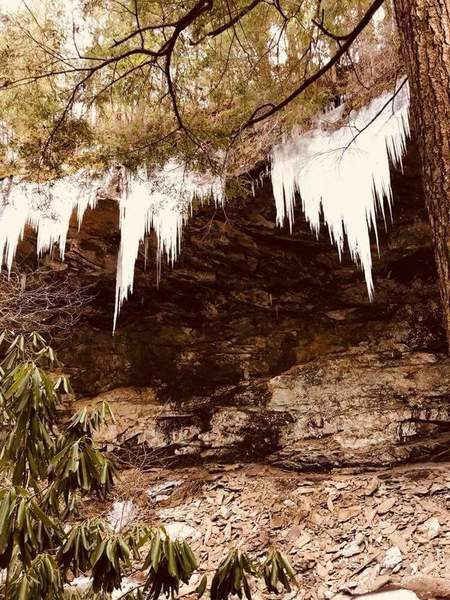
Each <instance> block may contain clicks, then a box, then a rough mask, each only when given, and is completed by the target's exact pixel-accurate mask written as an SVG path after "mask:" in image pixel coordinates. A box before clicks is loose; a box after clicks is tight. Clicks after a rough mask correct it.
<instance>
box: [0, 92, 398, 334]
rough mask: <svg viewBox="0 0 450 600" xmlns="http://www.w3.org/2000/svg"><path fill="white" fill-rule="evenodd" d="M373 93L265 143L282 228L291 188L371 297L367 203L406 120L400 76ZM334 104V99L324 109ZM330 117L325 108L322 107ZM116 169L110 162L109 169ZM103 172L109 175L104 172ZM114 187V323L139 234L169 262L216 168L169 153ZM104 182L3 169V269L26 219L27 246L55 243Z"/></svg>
mask: <svg viewBox="0 0 450 600" xmlns="http://www.w3.org/2000/svg"><path fill="white" fill-rule="evenodd" d="M388 100H389V95H387V94H386V95H383V96H381V97H379V98H377V99H375V100H374V101H373V102H371V103H370V104H369V105H368V106H367V107H365V108H363V109H361V110H359V111H358V112H355V113H354V114H352V115H350V119H349V121H348V124H347V125H345V126H344V127H341V128H334V129H325V128H324V127H323V126H318V127H317V128H316V129H315V130H314V131H312V132H310V133H308V134H306V135H302V136H298V137H296V138H294V139H291V140H290V141H288V142H286V143H283V144H281V145H279V146H277V147H275V149H274V151H273V153H272V167H271V176H272V183H273V190H274V197H275V203H276V208H277V222H278V224H279V225H282V224H283V223H284V222H285V220H288V222H289V223H290V226H291V229H292V224H293V220H294V204H295V195H296V192H298V193H299V194H300V197H301V201H302V205H303V209H304V212H305V215H306V218H307V219H308V221H309V223H310V225H311V228H312V229H313V231H314V232H315V233H316V234H318V232H319V228H320V219H321V215H322V214H323V218H324V221H325V222H326V224H327V226H328V230H329V234H330V238H331V240H332V242H334V243H335V244H336V246H337V248H338V252H339V255H341V254H342V252H343V249H344V240H345V237H346V238H347V243H348V246H349V248H350V253H351V256H352V258H353V260H354V261H355V262H357V263H360V264H361V265H362V268H363V270H364V273H365V278H366V283H367V289H368V292H369V296H370V297H372V293H373V282H372V275H371V264H372V259H371V252H370V231H371V229H373V230H374V231H375V234H376V221H375V217H376V213H377V210H380V211H382V213H383V214H384V201H385V200H387V203H388V205H389V206H390V203H391V181H390V172H389V162H390V161H391V162H392V163H393V164H394V165H401V160H402V156H403V155H404V152H405V143H406V138H407V137H408V135H409V128H408V104H409V94H408V90H407V86H404V87H403V89H402V90H401V92H400V93H398V94H397V96H396V97H395V99H394V101H393V102H388ZM341 110H342V109H341V108H340V109H337V112H335V113H334V118H337V116H338V115H339V114H340V111H341ZM326 118H327V120H328V121H330V120H331V119H332V118H333V113H327V115H326ZM116 173H117V170H116ZM111 177H114V175H110V182H111V181H112V179H111ZM121 179H122V182H124V185H123V186H122V188H123V192H122V194H121V195H120V197H119V198H117V200H118V202H119V210H120V230H121V241H120V248H119V255H118V263H117V278H116V293H115V312H114V328H115V326H116V322H117V317H118V314H119V311H120V307H121V306H122V304H123V302H124V301H125V300H126V299H127V297H128V295H129V294H130V293H131V292H132V291H133V281H134V268H135V262H136V260H137V257H138V253H139V247H140V243H141V242H142V241H144V240H145V237H146V235H147V234H148V233H149V232H150V231H152V230H153V231H154V232H155V234H156V238H157V243H158V248H157V273H158V278H159V274H160V268H161V259H162V257H165V258H166V260H167V261H168V262H169V263H170V264H172V265H173V263H174V261H175V260H176V259H177V257H178V253H179V251H180V243H181V237H182V231H183V226H184V225H185V223H186V221H187V219H188V218H189V216H190V214H191V212H192V203H193V200H194V199H195V198H197V199H199V200H200V201H204V200H206V199H209V198H213V199H214V201H215V203H216V204H219V205H220V204H222V203H223V201H224V185H223V181H222V179H221V178H220V177H217V176H213V175H211V174H208V173H206V174H204V175H200V174H198V173H194V172H192V171H188V170H186V169H185V168H184V167H183V166H182V165H180V164H179V163H178V162H176V161H175V160H170V161H168V162H167V163H166V164H165V165H164V167H163V168H162V169H161V170H160V171H159V172H157V173H155V174H152V175H147V174H146V173H144V171H142V172H140V173H138V174H136V175H131V174H127V173H126V172H125V171H124V170H122V173H121ZM100 189H103V190H107V189H108V181H107V180H105V179H104V178H103V179H98V178H97V179H93V178H92V177H88V176H87V174H86V173H78V174H77V175H74V176H71V177H65V178H62V179H60V180H57V181H55V182H52V183H48V184H45V185H39V184H33V183H27V182H20V181H16V180H12V179H5V180H3V181H0V268H1V265H2V264H6V266H7V268H8V270H11V267H12V262H13V259H14V255H15V252H16V249H17V244H18V243H19V241H20V239H21V238H22V237H23V233H24V229H25V227H26V225H30V226H31V227H33V228H34V229H35V230H36V231H37V251H38V254H42V253H44V252H47V251H51V250H52V249H53V247H54V246H55V245H57V246H59V252H60V256H61V258H62V259H63V258H64V250H65V244H66V238H67V231H68V228H69V223H70V219H71V216H72V212H73V211H74V210H75V211H76V212H77V217H78V223H79V224H81V221H82V219H83V215H84V212H85V210H86V209H87V208H88V206H90V207H92V208H94V207H95V204H96V201H97V193H98V191H99V190H100Z"/></svg>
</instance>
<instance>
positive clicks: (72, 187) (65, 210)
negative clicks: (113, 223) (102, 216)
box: [0, 160, 224, 328]
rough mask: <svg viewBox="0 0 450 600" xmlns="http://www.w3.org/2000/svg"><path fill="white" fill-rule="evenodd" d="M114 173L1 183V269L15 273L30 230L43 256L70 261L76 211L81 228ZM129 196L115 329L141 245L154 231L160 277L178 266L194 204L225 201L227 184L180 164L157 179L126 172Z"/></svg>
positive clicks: (122, 206)
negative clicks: (166, 267) (67, 253)
mask: <svg viewBox="0 0 450 600" xmlns="http://www.w3.org/2000/svg"><path fill="white" fill-rule="evenodd" d="M112 177H114V171H112V172H111V173H110V174H109V175H107V176H105V177H104V178H91V177H88V176H87V174H85V173H78V174H77V175H74V176H71V177H64V178H61V179H59V180H56V181H54V182H52V183H47V184H41V185H40V184H36V183H29V182H23V181H16V180H14V179H12V178H8V179H4V180H3V181H0V269H1V266H2V264H5V265H6V266H7V268H8V271H10V270H11V268H12V263H13V259H14V255H15V253H16V249H17V245H18V243H19V241H20V240H21V239H22V237H23V234H24V231H25V227H26V226H27V225H29V226H31V227H32V228H33V229H35V230H36V231H37V252H38V254H39V255H42V254H44V253H45V252H48V251H52V250H53V248H54V247H55V246H58V247H59V252H60V256H61V259H64V250H65V246H66V238H67V232H68V229H69V224H70V219H71V216H72V213H73V211H74V210H75V211H76V212H77V218H78V224H79V225H80V224H81V221H82V219H83V215H84V213H85V211H86V209H87V208H88V207H91V208H94V207H95V205H96V202H97V193H98V191H99V190H102V189H103V190H106V189H107V188H108V181H109V180H110V179H111V178H112ZM122 180H123V182H124V185H123V186H122V187H123V193H122V194H121V195H120V197H119V198H117V200H118V202H119V211H120V230H121V240H120V248H119V255H118V261H117V277H116V296H115V301H116V302H115V311H114V323H113V327H114V328H115V326H116V322H117V316H118V313H119V311H120V307H121V305H122V304H123V302H124V301H125V300H126V298H127V297H128V294H129V293H130V292H132V290H133V280H134V267H135V262H136V259H137V257H138V253H139V248H140V243H141V242H142V241H143V240H144V239H145V237H146V235H147V234H148V233H149V232H150V231H151V230H153V231H154V232H155V234H156V239H157V244H158V247H157V273H158V278H159V273H160V269H161V259H162V257H165V258H166V259H167V261H168V262H169V263H170V264H172V265H173V263H174V262H175V260H176V259H177V257H178V253H179V251H180V243H181V236H182V231H183V226H184V224H185V223H186V221H187V219H188V217H189V216H190V214H191V211H192V203H193V201H194V199H198V200H199V201H201V202H203V201H205V200H206V199H208V198H213V199H214V201H215V202H216V203H217V204H221V203H222V202H223V198H224V191H223V183H222V179H221V178H220V177H218V176H212V175H209V174H207V173H206V174H203V175H200V174H198V173H196V172H193V171H190V170H187V169H186V168H185V167H183V166H182V165H181V164H180V163H178V162H176V161H175V160H170V161H168V162H167V163H166V164H165V165H164V166H163V168H162V169H161V170H160V171H158V172H157V173H155V174H153V175H147V174H146V173H144V171H141V172H140V173H138V174H137V175H131V174H128V173H126V171H125V170H124V169H123V170H122Z"/></svg>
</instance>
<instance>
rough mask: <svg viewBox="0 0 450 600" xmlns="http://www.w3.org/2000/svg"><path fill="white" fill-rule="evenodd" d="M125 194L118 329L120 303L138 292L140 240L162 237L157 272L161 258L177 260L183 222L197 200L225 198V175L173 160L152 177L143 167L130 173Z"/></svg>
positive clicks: (121, 221) (121, 223)
mask: <svg viewBox="0 0 450 600" xmlns="http://www.w3.org/2000/svg"><path fill="white" fill-rule="evenodd" d="M124 187H125V189H124V193H123V195H122V197H121V198H120V230H121V239H120V249H119V257H118V261H117V276H116V304H115V311H114V329H115V327H116V322H117V316H118V313H119V311H120V307H121V306H122V304H123V302H124V301H125V300H126V299H127V297H128V294H129V293H132V292H133V280H134V265H135V262H136V259H137V257H138V252H139V244H140V242H141V241H143V240H144V238H145V236H146V234H148V233H149V232H150V231H151V230H154V231H155V234H156V239H157V242H158V249H157V271H158V278H159V274H160V269H161V257H162V256H165V257H166V259H167V261H168V262H169V263H170V264H172V265H173V263H174V262H175V260H176V259H177V257H178V254H179V251H180V243H181V237H182V232H183V226H184V224H185V223H186V221H187V219H188V217H189V215H190V214H191V210H192V202H193V200H194V198H197V199H198V200H200V201H201V202H203V201H204V200H206V199H209V198H211V197H212V198H213V199H214V201H215V203H216V204H222V203H223V199H224V190H223V182H222V180H221V178H219V177H214V176H211V175H208V174H204V175H199V174H198V173H194V172H192V171H188V170H186V169H185V168H184V167H183V166H182V165H180V164H179V163H178V162H176V161H175V160H169V161H168V162H167V163H166V164H165V165H164V167H163V168H162V170H161V171H159V172H158V173H157V174H154V175H153V176H150V177H147V176H146V175H144V173H143V172H141V173H138V175H133V176H129V177H128V178H127V180H126V185H125V186H124Z"/></svg>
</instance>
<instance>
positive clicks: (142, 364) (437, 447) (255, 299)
mask: <svg viewBox="0 0 450 600" xmlns="http://www.w3.org/2000/svg"><path fill="white" fill-rule="evenodd" d="M417 172H418V170H417V162H416V158H415V153H414V150H413V149H412V150H411V152H410V154H409V157H408V160H407V161H406V166H405V173H404V175H400V174H395V175H394V206H393V221H392V222H391V221H390V217H389V216H387V224H386V226H385V224H384V223H383V220H382V219H380V222H379V224H378V226H379V238H380V239H379V244H380V255H379V256H378V255H377V249H376V244H375V243H374V246H373V260H374V281H375V298H374V302H373V303H370V302H369V300H368V298H367V291H366V287H365V283H364V279H363V275H362V273H361V272H360V271H359V270H358V269H357V267H356V266H355V265H353V264H352V263H351V261H350V260H349V258H348V256H347V255H346V256H344V258H343V261H342V263H340V262H339V259H338V256H337V252H336V249H335V248H334V247H332V246H331V245H330V242H329V239H328V234H327V232H326V231H322V233H321V234H320V236H319V239H316V238H315V237H314V235H313V234H312V233H311V232H310V230H309V227H308V225H307V224H306V223H305V220H304V218H303V216H302V214H301V211H300V210H297V211H296V222H295V226H294V231H293V233H292V235H291V234H290V232H289V230H288V228H286V229H279V228H276V227H275V210H274V206H273V199H272V196H271V189H270V184H269V183H266V184H265V185H264V186H263V188H262V189H260V190H259V191H257V192H256V196H255V197H247V198H241V199H237V200H233V201H230V202H229V203H228V204H227V205H226V207H225V209H224V210H222V209H214V207H210V206H204V207H200V208H199V209H198V211H197V212H196V213H195V214H194V216H193V218H192V219H191V221H190V223H189V224H188V226H187V228H186V231H185V233H184V237H183V243H182V253H181V256H180V259H179V261H178V262H177V263H176V265H175V267H174V268H173V269H171V268H170V267H164V266H163V269H162V276H161V282H160V285H159V287H158V286H157V282H156V272H155V264H154V261H153V260H152V256H154V252H155V250H156V243H155V240H154V239H153V238H150V240H149V248H148V256H149V257H150V260H149V261H148V265H147V266H148V268H147V270H145V269H144V252H143V251H142V254H141V255H140V257H139V259H138V262H137V265H136V279H135V286H134V293H133V295H132V297H131V299H130V300H129V301H128V302H127V303H126V305H125V306H124V307H123V310H122V313H121V316H120V319H119V325H118V330H117V332H116V334H115V336H114V337H113V336H112V335H111V327H112V314H113V302H114V285H115V284H114V278H115V268H116V260H117V248H118V242H119V232H118V227H117V221H118V210H117V206H116V205H115V204H114V202H113V201H108V200H102V201H100V203H99V207H98V208H97V209H96V210H95V211H89V212H88V214H87V215H86V217H85V221H84V223H83V226H82V228H81V230H80V231H79V232H78V230H77V228H76V227H75V226H74V227H73V228H72V229H71V232H70V236H69V242H68V248H67V252H66V261H65V263H64V264H63V265H61V263H59V262H57V261H56V260H55V261H52V260H50V259H48V258H47V259H45V260H46V261H47V264H48V265H49V266H51V267H54V268H55V277H56V276H58V273H59V272H61V273H63V272H66V273H67V272H69V273H70V275H71V277H79V278H82V279H83V281H84V282H89V283H91V284H92V285H93V290H94V292H95V299H94V300H93V302H92V303H91V304H90V305H89V306H88V307H86V308H85V313H84V315H83V318H82V320H81V323H80V324H79V326H78V327H77V330H76V331H74V332H73V335H72V337H71V339H70V340H66V341H65V342H64V343H63V344H62V347H61V351H62V358H63V360H64V362H65V364H66V369H67V370H68V371H69V373H71V375H72V378H73V382H74V385H75V388H76V390H77V391H78V393H79V396H80V398H81V400H79V402H85V401H86V400H85V399H88V401H89V402H90V401H91V400H92V399H95V400H97V399H98V398H105V399H108V400H110V401H111V403H112V406H113V409H115V410H116V412H117V413H118V417H119V418H118V422H117V424H116V425H115V426H114V427H115V428H114V429H113V430H111V431H110V433H109V435H110V437H111V436H113V437H115V438H116V439H119V440H121V441H126V440H128V441H129V443H130V444H131V443H132V441H133V443H134V442H136V443H139V442H145V443H146V444H147V445H148V446H149V447H150V448H165V449H166V450H167V453H168V454H169V455H170V456H176V457H179V458H180V460H184V461H198V460H203V461H206V460H215V459H217V458H220V460H230V461H232V460H249V461H251V460H255V459H257V460H265V461H268V462H271V463H273V464H276V465H282V466H284V467H292V468H296V469H300V468H307V469H310V468H324V469H326V468H329V467H332V466H346V465H384V464H389V463H393V462H397V461H405V460H409V459H423V458H425V457H430V456H435V455H438V454H441V453H442V452H443V451H444V450H445V449H446V448H447V447H448V439H449V437H450V418H449V411H450V408H449V407H450V403H449V400H450V381H449V377H450V375H449V373H450V363H449V359H448V357H447V356H446V355H445V343H444V338H443V331H442V328H441V326H440V316H439V304H438V291H437V286H436V275H435V267H434V260H433V250H432V246H431V240H430V235H429V229H428V223H427V218H426V214H425V209H424V203H423V197H422V193H421V188H420V180H419V178H418V176H417ZM29 243H30V240H26V241H25V242H24V244H23V247H22V253H23V254H26V253H27V251H28V250H29V249H30V248H31V246H29V245H27V244H29ZM99 395H100V396H99Z"/></svg>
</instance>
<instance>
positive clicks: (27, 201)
mask: <svg viewBox="0 0 450 600" xmlns="http://www.w3.org/2000/svg"><path fill="white" fill-rule="evenodd" d="M98 183H99V182H98V180H96V179H93V178H92V177H88V176H86V175H85V174H83V173H79V174H77V175H76V176H71V177H64V178H61V179H58V180H56V181H54V182H52V183H46V184H37V183H29V182H25V181H16V180H14V179H12V178H7V179H4V180H3V181H0V269H1V267H2V264H5V265H6V266H7V268H8V271H10V270H11V267H12V262H13V259H14V255H15V253H16V249H17V245H18V243H19V241H20V240H21V239H22V237H23V234H24V231H25V227H26V225H30V226H31V227H32V228H33V229H34V230H35V231H37V252H38V255H42V254H44V253H45V252H48V251H50V250H52V249H53V246H54V245H55V244H56V245H57V246H59V252H60V256H61V259H64V250H65V247H66V238H67V232H68V229H69V223H70V218H71V216H72V212H73V211H74V210H76V212H77V217H78V223H79V224H81V221H82V219H83V215H84V213H85V211H86V209H87V208H88V207H89V206H90V207H91V208H93V207H94V206H95V204H96V198H97V196H96V190H97V188H98Z"/></svg>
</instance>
